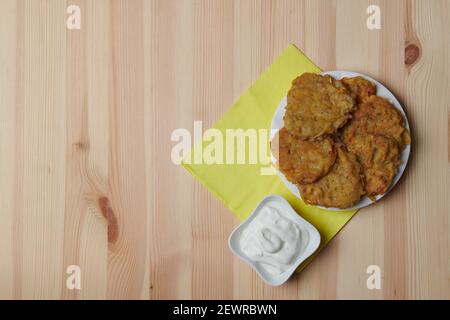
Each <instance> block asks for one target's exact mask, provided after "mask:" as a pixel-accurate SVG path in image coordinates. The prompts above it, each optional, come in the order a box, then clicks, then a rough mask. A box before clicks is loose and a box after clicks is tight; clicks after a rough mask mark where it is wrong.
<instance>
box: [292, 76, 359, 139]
mask: <svg viewBox="0 0 450 320" xmlns="http://www.w3.org/2000/svg"><path fill="white" fill-rule="evenodd" d="M354 107H355V103H354V100H353V98H352V97H351V96H350V94H349V93H348V91H347V89H346V88H345V87H344V86H343V85H342V84H341V83H339V82H337V81H336V80H335V79H334V78H332V77H331V76H328V75H326V76H322V75H319V74H315V73H303V74H302V75H301V76H299V77H297V78H296V79H295V80H294V81H293V82H292V87H291V89H290V90H289V92H288V95H287V105H286V112H285V115H284V125H285V127H286V129H287V130H288V131H289V132H290V133H291V134H293V135H295V136H298V137H300V138H302V139H308V138H317V137H320V136H322V135H324V134H333V133H335V132H336V131H337V129H339V128H340V127H342V126H343V125H344V124H345V123H346V122H347V121H348V119H350V117H351V115H350V113H351V111H352V110H353V109H354Z"/></svg>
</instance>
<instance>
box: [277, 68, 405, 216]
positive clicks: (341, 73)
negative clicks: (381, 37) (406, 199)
mask: <svg viewBox="0 0 450 320" xmlns="http://www.w3.org/2000/svg"><path fill="white" fill-rule="evenodd" d="M319 74H321V75H330V76H332V77H333V78H335V79H338V80H339V79H342V78H343V77H356V76H361V77H363V78H365V79H366V80H369V81H372V82H374V83H375V85H376V87H377V95H379V90H380V89H382V92H381V93H382V94H381V95H380V96H381V97H383V98H386V99H388V100H389V102H391V104H392V105H393V106H394V107H395V108H396V109H397V110H399V111H400V112H401V114H402V116H403V119H404V121H405V128H406V129H408V131H409V132H410V134H411V128H410V126H409V121H408V117H407V115H406V112H405V110H404V109H403V106H402V104H401V103H400V102H399V101H398V99H397V97H396V96H395V95H394V93H392V91H391V90H389V89H388V88H387V87H386V86H385V85H384V84H382V83H381V82H379V81H378V80H376V79H374V78H372V77H370V76H368V75H366V74H363V73H360V72H356V71H348V70H329V71H323V72H320V73H319ZM383 91H384V92H383ZM386 95H387V96H386ZM286 104H287V96H284V97H283V98H282V99H281V101H280V102H279V103H278V106H277V108H276V110H275V112H274V113H273V116H272V121H271V123H270V141H272V139H273V137H274V136H275V134H276V133H277V132H278V131H279V130H280V129H281V128H282V127H279V125H278V124H277V123H278V122H279V119H277V117H280V116H281V121H283V120H282V118H283V116H284V110H285V108H286ZM280 113H281V115H280ZM283 125H284V123H283ZM411 145H412V141H411V143H410V144H409V145H406V146H405V148H404V149H403V151H402V153H401V155H400V159H401V163H400V166H399V170H398V171H397V174H396V175H395V176H394V178H393V180H392V182H391V185H390V186H389V188H388V190H387V191H386V192H385V193H383V194H381V195H378V196H377V197H376V201H372V200H370V199H369V198H368V197H367V196H363V197H362V198H361V199H360V201H359V202H358V203H356V204H355V205H354V206H352V207H349V208H344V209H340V208H333V207H323V206H318V205H310V204H307V203H305V205H307V206H313V207H317V208H320V209H324V210H329V211H350V210H358V209H362V208H365V207H368V206H371V205H373V204H376V203H378V202H379V201H380V200H381V199H382V198H384V197H385V196H386V195H387V194H388V193H389V192H390V191H391V190H392V189H393V188H394V187H395V186H396V185H397V183H398V182H399V181H400V179H401V177H402V176H403V173H404V172H405V170H406V167H407V166H408V163H409V158H410V156H411ZM270 157H271V160H272V163H273V164H274V165H275V167H276V160H275V157H274V156H273V154H272V151H270ZM277 175H278V177H279V178H280V180H281V182H282V183H283V184H284V185H285V187H286V188H287V189H288V190H289V191H290V192H291V193H292V194H294V195H295V196H296V197H297V198H299V199H300V200H302V201H303V199H302V197H301V195H300V191H299V190H298V188H297V187H296V186H295V185H294V184H293V183H291V182H290V181H288V180H287V179H286V177H285V176H284V174H283V173H282V172H281V171H280V170H278V169H277Z"/></svg>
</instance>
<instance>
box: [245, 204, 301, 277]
mask: <svg viewBox="0 0 450 320" xmlns="http://www.w3.org/2000/svg"><path fill="white" fill-rule="evenodd" d="M308 241H309V235H308V232H302V228H301V227H300V226H299V225H298V224H296V223H294V222H293V221H291V220H290V219H288V218H286V217H285V216H284V215H283V214H282V210H279V209H278V208H276V207H274V206H269V205H267V206H264V207H262V208H261V210H260V212H258V213H257V215H256V216H255V217H254V218H253V219H252V221H251V222H250V223H249V224H248V225H247V226H246V227H245V229H244V230H243V231H242V236H241V238H240V241H239V244H240V247H241V250H242V252H243V253H245V254H246V255H247V256H248V257H249V258H250V259H252V260H253V261H255V262H258V263H260V264H261V266H262V267H263V268H264V269H265V270H266V271H267V272H269V273H271V274H281V273H283V272H284V271H285V270H286V269H288V268H289V266H290V265H291V264H292V263H293V262H295V259H296V258H297V257H298V256H299V255H300V254H301V253H302V252H303V250H304V248H305V247H306V245H307V244H308Z"/></svg>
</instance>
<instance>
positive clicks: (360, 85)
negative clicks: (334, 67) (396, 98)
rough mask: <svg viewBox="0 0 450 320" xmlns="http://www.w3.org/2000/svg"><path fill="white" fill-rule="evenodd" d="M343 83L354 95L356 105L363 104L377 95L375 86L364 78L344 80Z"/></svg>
mask: <svg viewBox="0 0 450 320" xmlns="http://www.w3.org/2000/svg"><path fill="white" fill-rule="evenodd" d="M339 81H341V82H342V83H343V84H344V85H345V87H346V88H347V89H348V91H349V92H350V93H351V94H352V96H353V98H354V99H355V101H356V103H362V102H364V101H365V100H367V99H368V98H369V97H370V96H372V95H375V94H376V93H377V88H376V86H375V84H373V83H372V82H370V81H369V80H366V79H364V78H363V77H360V76H358V77H351V78H342V79H341V80H339Z"/></svg>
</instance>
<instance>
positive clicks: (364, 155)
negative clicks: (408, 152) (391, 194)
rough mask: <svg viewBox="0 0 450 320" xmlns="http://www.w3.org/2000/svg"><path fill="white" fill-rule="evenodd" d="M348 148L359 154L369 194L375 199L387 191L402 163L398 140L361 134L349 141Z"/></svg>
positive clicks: (377, 135) (365, 186)
mask: <svg viewBox="0 0 450 320" xmlns="http://www.w3.org/2000/svg"><path fill="white" fill-rule="evenodd" d="M347 148H348V150H349V151H351V152H353V153H354V154H355V155H356V156H357V158H358V160H359V162H360V163H361V165H362V167H363V174H364V188H365V190H366V194H367V196H368V197H370V198H372V199H373V198H374V197H375V196H376V195H379V194H383V193H385V192H386V191H387V189H388V188H389V186H390V185H391V183H392V179H393V178H394V176H395V174H396V173H397V170H398V167H399V165H400V150H399V148H398V144H397V142H396V141H395V140H394V139H392V138H390V137H387V136H384V135H379V134H359V135H356V136H354V137H353V138H352V139H351V140H350V141H348V144H347Z"/></svg>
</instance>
